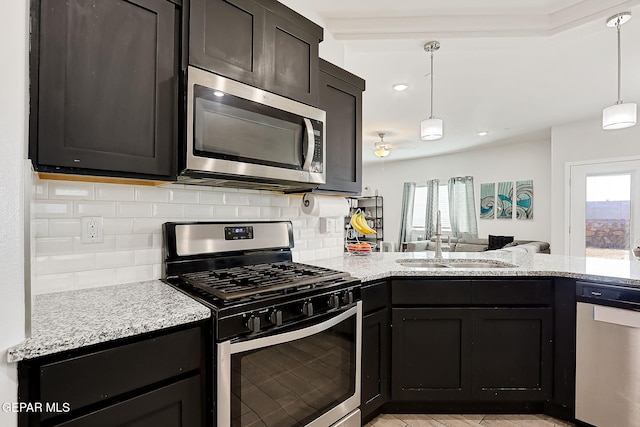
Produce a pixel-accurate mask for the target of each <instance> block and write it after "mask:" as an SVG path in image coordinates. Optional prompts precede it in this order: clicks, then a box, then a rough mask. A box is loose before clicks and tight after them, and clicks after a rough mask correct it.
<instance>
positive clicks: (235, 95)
mask: <svg viewBox="0 0 640 427" xmlns="http://www.w3.org/2000/svg"><path fill="white" fill-rule="evenodd" d="M325 118H326V113H325V112H324V111H322V110H319V109H318V108H315V107H311V106H309V105H306V104H302V103H300V102H297V101H293V100H291V99H288V98H284V97H282V96H279V95H276V94H273V93H270V92H266V91H264V90H260V89H257V88H255V87H252V86H248V85H246V84H243V83H239V82H237V81H235V80H230V79H227V78H225V77H221V76H218V75H216V74H213V73H210V72H207V71H203V70H201V69H199V68H195V67H189V69H188V74H187V123H186V127H187V129H186V147H185V150H186V153H184V157H183V161H182V163H183V167H182V172H181V173H180V174H179V176H178V180H179V181H180V182H184V183H193V184H205V185H217V186H230V187H241V188H256V189H268V190H281V191H296V190H307V189H312V188H315V187H317V186H318V185H320V184H324V182H325V170H326V168H325Z"/></svg>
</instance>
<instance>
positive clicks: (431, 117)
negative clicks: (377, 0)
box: [429, 50, 620, 119]
mask: <svg viewBox="0 0 640 427" xmlns="http://www.w3.org/2000/svg"><path fill="white" fill-rule="evenodd" d="M430 53H431V115H430V116H429V118H430V119H433V50H432V51H431V52H430ZM619 90H620V87H619V86H618V91H619ZM619 98H620V95H618V99H619Z"/></svg>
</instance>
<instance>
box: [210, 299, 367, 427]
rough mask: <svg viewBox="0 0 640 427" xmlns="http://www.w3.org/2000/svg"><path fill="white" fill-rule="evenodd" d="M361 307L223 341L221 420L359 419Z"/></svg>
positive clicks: (312, 422)
mask: <svg viewBox="0 0 640 427" xmlns="http://www.w3.org/2000/svg"><path fill="white" fill-rule="evenodd" d="M361 307H362V302H358V303H357V304H356V305H355V306H352V307H350V308H347V309H345V310H341V311H336V312H335V313H334V315H333V316H331V317H330V318H328V319H325V320H323V321H322V322H321V323H316V324H312V325H311V326H309V325H307V326H306V327H302V328H301V329H297V330H293V331H288V332H283V333H280V334H274V335H271V336H266V337H261V338H256V339H249V340H247V341H242V342H237V343H231V342H230V341H226V342H223V343H220V344H218V346H217V361H218V369H217V375H218V378H217V418H218V427H222V426H249V425H266V426H276V425H277V426H281V427H289V426H313V427H327V426H331V425H340V426H351V425H355V426H359V425H360V414H359V411H358V407H359V406H360V351H361V350H360V349H361V345H362V344H361V336H362V308H361ZM260 422H261V423H260ZM339 422H340V424H338V423H339ZM254 423H256V424H254Z"/></svg>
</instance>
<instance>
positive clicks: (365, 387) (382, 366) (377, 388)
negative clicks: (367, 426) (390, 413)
mask: <svg viewBox="0 0 640 427" xmlns="http://www.w3.org/2000/svg"><path fill="white" fill-rule="evenodd" d="M389 329H390V324H389V310H388V309H383V310H379V311H377V312H374V313H372V314H369V315H367V316H364V317H363V318H362V373H361V375H362V387H361V402H362V403H361V405H360V410H361V411H362V416H363V417H366V416H368V415H370V414H372V413H373V412H374V411H375V410H376V409H378V408H379V407H380V406H382V405H383V404H385V403H386V402H387V401H388V400H389V395H390V392H389V368H390V367H389V363H390V351H391V335H390V331H389Z"/></svg>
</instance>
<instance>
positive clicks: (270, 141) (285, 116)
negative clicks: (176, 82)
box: [193, 85, 305, 169]
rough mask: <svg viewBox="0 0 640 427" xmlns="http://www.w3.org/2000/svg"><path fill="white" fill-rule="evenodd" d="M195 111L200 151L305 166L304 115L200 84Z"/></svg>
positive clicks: (263, 162)
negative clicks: (303, 164)
mask: <svg viewBox="0 0 640 427" xmlns="http://www.w3.org/2000/svg"><path fill="white" fill-rule="evenodd" d="M218 93H219V94H221V92H218ZM194 112H195V113H194V123H193V127H194V129H193V130H194V150H195V153H196V154H197V155H200V156H205V157H213V158H220V159H225V160H235V161H244V162H249V163H255V164H261V165H268V166H278V167H285V168H289V169H301V168H302V163H303V159H302V156H303V154H302V148H303V143H304V137H305V127H304V122H303V120H302V118H301V117H299V116H296V115H294V114H291V113H287V112H285V111H282V110H278V109H276V108H272V107H269V106H265V105H263V104H259V103H256V102H253V101H249V100H246V99H241V98H238V97H235V96H233V95H229V94H223V96H215V95H213V91H211V90H210V89H207V88H203V87H201V86H197V85H196V86H195V87H194Z"/></svg>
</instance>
